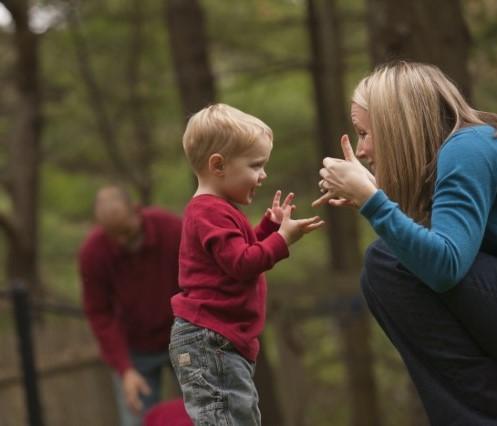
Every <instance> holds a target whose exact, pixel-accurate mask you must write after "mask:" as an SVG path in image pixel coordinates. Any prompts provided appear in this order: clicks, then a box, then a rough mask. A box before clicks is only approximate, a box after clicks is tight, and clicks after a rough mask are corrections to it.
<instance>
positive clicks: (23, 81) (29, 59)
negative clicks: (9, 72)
mask: <svg viewBox="0 0 497 426" xmlns="http://www.w3.org/2000/svg"><path fill="white" fill-rule="evenodd" d="M3 4H4V5H5V7H6V8H7V9H8V10H9V11H10V13H11V15H12V18H13V21H14V24H15V31H14V33H13V34H12V37H13V41H14V46H15V49H16V54H17V69H16V72H15V79H16V86H17V93H18V99H17V102H18V112H17V114H16V115H17V118H16V122H15V123H14V127H13V133H12V137H11V138H10V140H9V141H8V155H9V162H8V164H9V168H8V172H7V190H8V192H9V195H10V197H11V200H12V216H11V217H10V218H6V217H4V218H3V220H2V223H4V224H5V225H6V226H4V228H5V229H6V230H7V235H8V237H9V238H8V248H7V252H8V255H7V277H8V279H9V280H12V279H21V280H23V281H25V282H26V284H27V286H28V287H29V288H30V289H31V290H32V291H35V292H38V291H39V290H40V280H39V271H38V213H39V208H38V207H39V206H38V194H39V183H40V171H39V167H40V135H41V128H42V113H41V95H40V81H39V61H38V37H37V36H36V34H34V33H33V32H32V31H31V29H30V28H29V17H28V11H29V2H28V0H15V1H3Z"/></svg>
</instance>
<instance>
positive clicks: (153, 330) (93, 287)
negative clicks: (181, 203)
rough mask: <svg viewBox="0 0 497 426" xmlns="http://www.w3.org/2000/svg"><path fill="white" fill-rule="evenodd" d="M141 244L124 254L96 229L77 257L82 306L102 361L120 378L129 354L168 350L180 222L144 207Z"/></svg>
mask: <svg viewBox="0 0 497 426" xmlns="http://www.w3.org/2000/svg"><path fill="white" fill-rule="evenodd" d="M140 214H141V216H142V223H143V230H144V241H143V244H142V246H141V247H140V249H139V250H138V251H136V252H129V251H126V250H125V249H123V248H122V247H120V246H119V245H117V244H116V243H115V242H114V241H112V240H111V239H110V238H109V237H108V235H107V234H106V233H105V232H104V230H103V229H102V228H101V227H100V226H97V227H95V228H94V229H93V230H92V231H91V232H90V234H89V236H88V237H87V239H86V241H85V242H84V243H83V245H82V247H81V250H80V253H79V267H80V274H81V279H82V284H83V304H84V309H85V313H86V315H87V317H88V319H89V322H90V325H91V328H92V330H93V333H94V334H95V337H96V338H97V340H98V343H99V346H100V350H101V353H102V356H103V358H104V359H105V361H106V362H107V363H108V364H109V365H110V366H111V367H113V368H115V369H116V370H117V371H118V372H119V373H120V374H122V373H123V372H124V371H125V370H126V369H127V368H129V367H131V361H130V358H129V354H128V351H129V350H130V349H131V350H133V351H137V352H145V353H152V352H160V351H165V350H167V347H168V344H169V337H170V330H171V326H172V321H173V314H172V311H171V305H170V299H171V296H173V295H174V294H175V293H177V292H178V290H179V289H178V280H177V277H178V250H179V240H180V236H181V220H180V218H179V217H177V216H175V215H172V214H170V213H167V212H165V211H164V210H162V209H159V208H154V207H150V208H144V209H142V210H141V211H140Z"/></svg>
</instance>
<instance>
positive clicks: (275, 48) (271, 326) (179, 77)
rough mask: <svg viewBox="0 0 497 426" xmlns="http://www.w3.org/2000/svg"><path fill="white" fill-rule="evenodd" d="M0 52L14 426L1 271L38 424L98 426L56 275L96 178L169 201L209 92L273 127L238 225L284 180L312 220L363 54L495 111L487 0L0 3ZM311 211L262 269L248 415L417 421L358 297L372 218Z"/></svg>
mask: <svg viewBox="0 0 497 426" xmlns="http://www.w3.org/2000/svg"><path fill="white" fill-rule="evenodd" d="M0 58H1V59H0V183H1V191H0V231H1V232H0V235H1V239H0V258H1V261H0V268H1V272H2V277H1V280H0V426H18V425H25V424H27V422H28V410H27V408H26V403H25V397H24V393H23V392H24V390H23V389H24V387H23V375H22V368H21V353H20V352H19V350H18V348H19V339H18V338H17V336H16V328H15V321H14V316H13V312H14V311H13V308H12V297H11V295H12V291H11V290H12V287H13V282H14V280H17V279H21V280H22V282H24V283H25V284H26V286H27V288H28V292H29V296H30V300H31V309H30V313H31V315H30V318H32V320H33V324H32V337H33V349H34V352H33V354H34V358H35V361H36V367H37V376H38V381H37V384H38V387H39V391H40V400H41V404H40V410H39V414H38V415H39V419H40V420H41V419H43V421H44V424H45V425H49V426H58V425H65V426H79V425H82V426H83V425H85V426H87V425H92V426H93V425H94V426H100V425H102V426H103V425H106V426H108V425H111V426H112V425H114V424H117V423H116V412H115V408H114V406H113V404H114V400H113V397H112V387H111V381H110V377H109V372H108V370H107V369H106V368H104V367H103V365H102V363H101V361H100V358H99V356H98V350H97V348H96V345H95V343H94V340H93V338H92V336H91V335H90V333H89V331H88V329H87V326H86V322H85V320H84V318H83V316H82V314H81V308H80V286H79V281H78V276H77V269H76V254H77V251H78V248H79V245H80V243H81V241H82V240H83V238H84V236H85V234H86V232H87V231H88V230H89V228H90V226H91V222H92V201H93V197H94V194H95V191H96V189H97V188H98V187H99V186H101V185H103V184H106V183H109V182H120V183H122V184H124V185H125V186H126V187H127V188H129V189H130V191H132V193H133V194H134V196H135V199H136V201H137V202H139V203H141V204H144V205H146V204H155V205H161V206H164V207H166V208H168V209H170V210H172V211H174V212H177V213H181V212H182V209H183V206H184V205H185V203H186V202H187V200H188V199H189V198H190V196H191V194H192V192H193V190H194V180H193V177H192V175H191V173H190V169H189V167H188V165H187V163H186V161H185V159H184V157H183V152H182V148H181V135H182V132H183V129H184V126H185V123H186V120H187V118H188V117H189V115H191V114H192V113H193V112H195V111H197V110H199V109H200V108H202V107H204V106H205V105H206V104H209V103H213V102H217V101H220V102H226V103H229V104H231V105H233V106H235V107H237V108H240V109H242V110H244V111H246V112H248V113H250V114H253V115H256V116H257V117H260V118H261V119H262V120H264V121H265V122H266V123H268V125H269V126H271V127H272V129H273V131H274V135H275V141H274V149H273V153H272V157H271V161H270V163H269V166H268V175H269V178H268V179H267V180H266V182H265V185H264V187H263V188H262V189H261V190H260V191H258V194H257V197H256V200H255V202H254V203H253V205H251V206H249V207H247V208H246V209H245V212H246V213H247V214H248V216H249V217H250V219H251V220H252V221H253V222H257V221H258V220H259V218H260V217H261V215H262V214H263V212H264V211H265V209H266V207H268V206H269V204H270V201H271V199H272V196H273V194H274V192H275V190H276V189H282V190H283V192H285V193H286V192H288V191H294V192H295V193H296V195H297V198H296V203H297V206H298V209H297V212H296V215H297V216H300V217H304V216H308V215H314V214H315V210H314V209H312V208H311V207H310V203H311V201H312V200H314V199H315V198H317V197H318V196H319V192H318V190H317V181H318V170H319V168H320V163H321V159H322V158H323V157H324V156H325V155H334V156H340V155H341V153H340V148H339V137H340V135H341V134H343V133H346V132H349V133H351V125H350V120H349V98H350V95H351V90H352V89H353V87H354V85H355V84H356V83H357V82H358V81H359V79H360V78H361V77H362V76H364V75H365V74H366V73H367V72H368V71H370V70H371V69H372V68H373V67H374V66H375V65H376V64H379V63H382V62H385V61H387V60H390V59H394V58H404V59H412V60H417V61H423V62H431V63H434V64H437V65H438V66H440V67H441V68H442V69H443V70H444V71H445V72H446V73H447V74H448V75H449V76H450V77H451V78H452V79H454V81H455V82H456V83H457V85H458V86H459V87H460V88H461V89H462V90H463V92H464V93H465V94H466V96H467V97H468V98H470V99H471V101H472V103H473V104H474V105H475V106H476V107H477V108H478V109H483V110H491V111H494V112H496V111H497V78H496V76H497V73H496V71H497V69H496V66H497V0H460V1H459V0H438V1H437V2H433V1H432V0H416V1H412V0H80V1H78V0H74V1H69V0H67V1H62V0H40V1H37V0H0ZM317 214H319V215H321V216H322V217H323V218H324V219H325V220H326V221H327V227H326V228H325V229H324V230H320V231H319V232H315V233H313V234H311V235H309V236H307V237H306V238H304V239H303V240H302V241H301V242H300V243H299V244H297V245H295V246H294V247H292V253H291V257H290V259H288V260H286V261H284V262H281V263H280V264H278V265H277V267H276V268H275V269H274V270H273V271H270V273H268V281H269V300H268V323H267V327H266V331H265V334H264V336H263V351H262V354H261V356H260V358H259V361H258V367H257V368H258V370H257V377H256V382H257V384H258V388H259V392H260V396H261V410H262V415H263V420H264V421H263V423H264V424H265V425H267V426H280V425H283V426H306V425H312V426H326V425H337V426H340V425H350V426H377V425H378V426H379V425H384V426H398V425H406V426H422V425H427V424H428V422H427V420H426V418H425V417H424V414H423V409H422V407H421V406H420V403H419V401H418V398H417V395H416V392H415V391H414V389H413V388H412V385H411V383H410V381H409V379H408V377H407V374H406V372H405V368H404V366H403V364H402V362H401V360H400V359H399V357H398V355H397V353H396V351H395V350H394V349H393V347H392V346H391V344H390V343H389V341H388V340H387V339H386V337H385V336H384V335H383V334H382V332H381V331H380V330H379V329H378V327H377V326H376V325H375V323H374V321H373V320H372V318H371V317H370V315H369V313H368V310H367V307H366V306H365V304H364V302H363V300H362V298H361V295H360V290H359V285H358V283H359V276H360V269H361V262H362V259H361V257H362V253H363V252H364V250H365V248H366V247H367V245H368V244H369V243H370V242H371V241H373V239H374V238H375V237H374V235H373V233H372V231H371V230H370V229H369V227H368V225H367V224H366V223H365V222H364V221H363V220H362V219H361V218H360V217H359V216H358V215H357V214H356V212H355V211H353V210H351V209H342V210H339V209H335V210H332V209H327V208H320V209H319V210H318V211H317ZM23 350H24V351H26V350H29V348H28V349H26V347H24V349H23ZM165 386H166V387H168V385H167V380H166V384H165ZM170 391H171V392H174V390H170ZM40 424H41V423H40Z"/></svg>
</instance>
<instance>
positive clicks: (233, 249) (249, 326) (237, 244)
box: [171, 195, 288, 362]
mask: <svg viewBox="0 0 497 426" xmlns="http://www.w3.org/2000/svg"><path fill="white" fill-rule="evenodd" d="M278 228H279V225H277V224H275V223H273V222H271V221H270V220H269V219H267V218H263V220H262V222H261V223H260V224H259V226H258V227H257V228H256V229H255V230H253V229H252V227H251V226H250V224H249V222H248V220H247V218H246V217H245V215H244V214H243V213H242V212H241V211H240V210H238V209H237V208H236V207H235V206H233V205H232V204H230V203H228V202H227V201H225V200H223V199H221V198H219V197H216V196H213V195H199V196H197V197H194V198H193V199H192V200H191V201H190V203H189V204H188V205H187V207H186V209H185V214H184V218H183V232H182V235H181V245H180V258H179V283H180V288H181V289H182V292H181V293H178V294H177V295H176V296H174V297H173V299H172V301H171V304H172V307H173V312H174V315H175V316H178V317H181V318H183V319H185V320H187V321H189V322H191V323H193V324H195V325H197V326H199V327H204V328H208V329H210V330H214V331H216V332H217V333H219V334H221V335H223V336H224V337H226V338H227V339H229V340H230V341H231V342H232V343H233V344H234V345H235V347H236V348H237V350H238V351H239V352H240V353H241V354H242V355H243V356H244V357H245V358H247V359H248V360H250V361H253V362H255V360H256V357H257V353H258V352H259V340H258V336H259V335H260V334H261V332H262V329H263V327H264V321H265V315H266V280H265V277H264V274H263V272H264V271H267V270H269V269H271V268H272V267H273V265H274V264H275V263H276V262H278V261H279V260H281V259H284V258H286V257H288V247H287V245H286V242H285V240H284V239H283V237H282V236H281V235H280V234H278V233H277V232H275V231H277V230H278Z"/></svg>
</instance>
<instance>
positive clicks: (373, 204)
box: [359, 189, 389, 219]
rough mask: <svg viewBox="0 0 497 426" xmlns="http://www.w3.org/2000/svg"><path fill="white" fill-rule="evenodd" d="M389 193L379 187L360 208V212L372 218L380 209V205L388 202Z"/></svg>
mask: <svg viewBox="0 0 497 426" xmlns="http://www.w3.org/2000/svg"><path fill="white" fill-rule="evenodd" d="M388 200H389V199H388V197H387V195H386V194H385V193H384V192H383V191H382V190H381V189H378V191H376V192H375V193H374V194H373V195H371V197H369V198H368V200H367V201H366V202H365V203H364V204H363V205H362V207H361V208H360V209H359V213H361V214H362V215H363V216H364V217H365V218H367V219H371V218H372V217H373V216H374V214H375V213H376V212H377V211H378V209H380V207H381V206H382V205H383V204H384V203H386V202H388Z"/></svg>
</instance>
